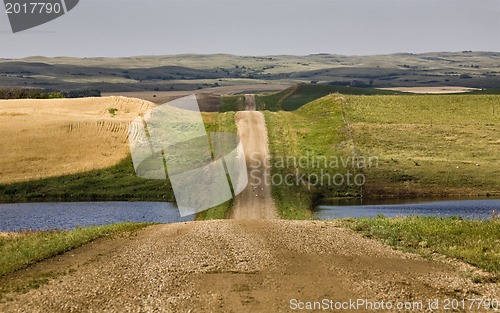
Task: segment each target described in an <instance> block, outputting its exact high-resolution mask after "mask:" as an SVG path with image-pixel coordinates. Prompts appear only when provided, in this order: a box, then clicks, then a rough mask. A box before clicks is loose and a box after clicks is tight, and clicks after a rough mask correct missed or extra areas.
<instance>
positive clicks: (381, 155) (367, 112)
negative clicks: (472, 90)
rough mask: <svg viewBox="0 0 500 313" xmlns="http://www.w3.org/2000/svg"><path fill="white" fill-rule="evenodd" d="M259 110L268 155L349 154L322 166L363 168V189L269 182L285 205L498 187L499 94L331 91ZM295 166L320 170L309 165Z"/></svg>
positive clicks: (491, 191)
mask: <svg viewBox="0 0 500 313" xmlns="http://www.w3.org/2000/svg"><path fill="white" fill-rule="evenodd" d="M265 116H266V120H267V124H268V130H269V142H270V150H271V154H272V157H273V158H279V157H281V156H293V157H298V156H299V157H306V158H308V159H309V160H312V159H318V158H320V157H327V159H329V160H330V159H339V158H342V157H349V156H352V157H353V158H354V159H355V160H357V161H356V162H355V163H354V164H353V163H352V162H347V166H342V164H340V165H341V166H339V167H337V168H335V167H332V166H327V171H329V173H330V174H335V173H340V174H342V173H345V172H346V171H351V172H352V173H353V174H354V173H361V174H363V175H364V177H365V179H366V184H364V186H363V187H362V188H361V187H360V188H357V187H359V186H357V185H355V186H351V187H349V186H345V185H343V186H334V185H331V184H330V185H322V186H315V188H313V189H309V188H299V187H297V186H294V187H292V188H285V187H280V186H278V187H275V188H274V191H273V193H274V195H275V197H276V198H277V199H278V202H279V203H281V205H282V206H283V210H284V211H285V212H286V210H289V209H291V208H292V207H293V208H294V209H296V207H297V204H298V203H299V202H300V203H304V204H306V205H309V204H310V203H312V201H314V200H315V199H317V198H320V197H335V196H356V195H359V194H360V193H362V194H363V195H364V196H365V197H416V196H488V195H490V196H491V195H498V194H499V189H498V186H500V159H499V158H498V151H500V150H499V149H500V135H499V134H500V131H499V130H500V96H495V95H477V96H474V95H436V96H431V95H415V96H409V95H404V96H380V95H374V96H355V95H339V94H335V95H329V96H326V97H324V98H321V99H319V100H316V101H314V102H312V103H309V104H307V105H305V106H303V107H301V108H300V109H299V110H297V111H294V112H277V113H272V112H266V113H265ZM358 161H359V162H358ZM323 167H325V166H323ZM300 170H301V171H305V172H307V173H319V172H318V171H319V169H318V168H317V167H311V166H310V167H309V168H308V169H303V168H301V169H300ZM293 171H294V168H293V166H289V167H287V168H285V169H283V168H278V167H276V166H275V167H274V168H273V172H274V173H285V174H286V173H289V172H293ZM294 199H295V200H294ZM304 199H309V200H304ZM308 201H309V202H308ZM288 202H290V203H288ZM287 214H288V213H285V215H287Z"/></svg>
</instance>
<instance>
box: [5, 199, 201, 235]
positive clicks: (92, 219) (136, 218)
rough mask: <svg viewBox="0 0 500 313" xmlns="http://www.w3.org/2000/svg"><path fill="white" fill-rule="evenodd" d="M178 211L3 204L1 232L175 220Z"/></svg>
mask: <svg viewBox="0 0 500 313" xmlns="http://www.w3.org/2000/svg"><path fill="white" fill-rule="evenodd" d="M191 220H193V216H188V217H184V218H181V217H180V214H179V210H178V209H177V208H176V207H175V206H174V205H173V204H171V203H168V202H76V203H72V202H69V203H15V204H0V232H14V231H20V230H28V229H31V230H51V229H73V228H75V227H78V226H82V227H84V226H90V225H104V224H113V223H120V222H156V223H174V222H182V221H191Z"/></svg>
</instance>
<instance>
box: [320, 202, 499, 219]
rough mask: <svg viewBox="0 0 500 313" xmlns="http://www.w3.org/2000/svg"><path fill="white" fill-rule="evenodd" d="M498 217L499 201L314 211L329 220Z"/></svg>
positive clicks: (339, 205) (341, 205)
mask: <svg viewBox="0 0 500 313" xmlns="http://www.w3.org/2000/svg"><path fill="white" fill-rule="evenodd" d="M494 212H495V214H499V213H500V199H474V200H471V199H469V200H450V199H432V200H429V199H392V200H378V201H376V200H373V201H370V202H367V201H363V202H361V200H359V199H356V200H351V201H346V200H344V201H341V200H339V201H336V202H328V203H324V204H321V205H318V206H317V207H316V208H315V210H314V216H315V218H316V219H320V220H329V219H338V218H348V217H353V218H357V217H377V215H379V214H382V215H384V216H385V217H402V216H409V215H423V216H438V217H447V216H460V217H462V218H464V219H475V220H485V219H489V218H491V217H492V215H493V213H494Z"/></svg>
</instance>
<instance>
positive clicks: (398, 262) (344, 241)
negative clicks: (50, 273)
mask: <svg viewBox="0 0 500 313" xmlns="http://www.w3.org/2000/svg"><path fill="white" fill-rule="evenodd" d="M50 262H56V263H57V269H58V271H66V272H68V270H69V269H70V268H72V269H73V270H72V271H69V273H68V274H66V275H64V276H61V277H59V278H56V279H53V280H51V281H50V282H49V284H48V285H45V286H43V287H41V288H39V289H34V290H31V291H29V292H28V293H26V294H16V295H14V300H13V301H9V302H6V303H2V304H0V311H1V312H289V311H290V301H291V299H299V300H301V301H321V300H322V299H333V300H335V301H349V300H353V301H356V300H357V299H370V300H372V301H392V302H394V303H396V301H411V302H415V301H426V300H427V299H437V298H439V299H444V298H457V299H462V298H464V297H472V296H473V297H482V296H485V297H492V296H496V297H497V298H498V295H499V294H500V293H499V288H498V285H496V286H495V285H493V284H483V285H479V284H473V283H472V282H471V281H470V279H467V278H465V275H463V274H460V273H458V271H457V269H458V268H459V267H460V266H461V265H457V264H455V263H453V262H451V263H450V262H441V261H429V260H425V259H422V258H420V257H418V256H415V255H412V254H405V253H402V252H398V251H394V250H392V249H391V248H389V247H387V246H384V245H383V244H381V243H378V242H376V241H373V240H369V239H366V238H363V237H361V236H360V235H359V234H356V233H354V232H352V231H350V230H347V229H344V228H341V227H338V224H336V222H327V221H282V220H224V221H207V222H189V223H180V224H170V225H158V226H153V227H150V228H147V229H145V230H143V231H141V232H140V233H139V234H138V235H137V236H135V237H131V238H115V239H105V240H100V241H98V242H95V243H93V244H91V245H90V246H87V247H83V248H80V249H77V250H75V251H73V252H70V253H67V254H64V255H62V256H59V257H57V258H55V259H54V260H51V261H48V263H49V265H44V264H43V263H41V264H39V265H37V266H35V268H32V269H29V270H27V271H26V275H29V271H30V270H31V271H38V272H39V271H40V270H41V269H40V268H42V269H43V268H44V267H45V268H46V270H50V269H51V266H50ZM37 267H38V268H37ZM462 270H463V269H462ZM361 311H362V310H361Z"/></svg>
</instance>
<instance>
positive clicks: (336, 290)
mask: <svg viewBox="0 0 500 313" xmlns="http://www.w3.org/2000/svg"><path fill="white" fill-rule="evenodd" d="M252 101H253V108H255V100H254V98H253V97H251V96H250V97H247V101H246V102H247V106H248V108H249V109H251V108H252ZM236 123H237V126H238V133H239V135H240V137H241V140H242V142H243V145H244V148H245V150H246V151H245V153H246V157H247V164H248V165H249V170H250V171H251V170H253V169H255V170H256V172H254V177H253V178H252V176H250V177H251V178H250V185H249V187H248V188H247V189H246V190H245V191H244V192H243V193H241V194H240V195H239V196H238V197H237V198H236V199H235V207H234V210H233V212H232V217H233V219H232V220H220V221H204V222H189V223H178V224H169V225H157V226H152V227H149V228H147V229H145V230H143V231H140V232H139V233H138V235H137V236H133V237H130V238H109V239H102V240H98V241H96V242H94V243H91V244H89V245H86V246H84V247H82V248H79V249H76V250H74V251H71V252H69V253H66V254H64V255H61V256H58V257H56V258H52V259H50V260H47V261H45V262H41V263H39V264H37V265H35V266H32V267H30V268H28V269H27V270H24V271H19V272H17V273H14V274H12V275H11V277H4V278H5V279H11V280H19V279H20V278H23V277H24V279H25V280H26V279H27V278H30V277H33V276H34V275H37V277H40V275H43V273H54V272H57V273H64V274H62V275H59V276H57V278H55V279H52V280H50V282H49V283H48V284H47V285H44V286H42V287H40V288H38V289H32V290H30V291H29V292H27V293H25V294H20V293H17V294H13V295H9V297H12V298H13V299H12V300H11V301H7V302H4V303H0V312H290V311H292V309H293V308H295V305H300V302H299V301H303V302H310V301H323V299H326V300H333V301H335V302H334V303H339V302H349V301H354V302H357V301H360V300H364V301H371V302H372V303H371V305H373V302H377V303H380V302H381V301H385V303H387V302H390V303H391V304H393V305H397V303H398V301H400V302H401V303H403V304H406V305H410V306H412V309H409V310H407V311H408V312H419V311H423V310H424V309H425V308H426V306H427V301H428V300H434V299H440V300H441V303H440V305H441V306H440V309H439V310H437V311H445V310H444V307H443V304H444V302H443V301H444V299H457V300H460V299H464V298H471V297H472V298H480V297H485V298H497V299H499V298H500V287H499V285H498V284H489V283H483V284H475V283H473V282H472V281H471V278H470V277H471V275H470V273H471V272H472V271H475V269H474V268H472V267H470V266H467V265H465V264H463V263H461V262H458V261H451V260H448V259H446V258H443V257H440V258H436V260H428V259H423V258H421V257H419V256H416V255H413V254H408V253H403V252H399V251H395V250H393V249H391V248H389V247H387V246H385V245H383V244H381V243H379V242H377V241H374V240H370V239H366V238H363V237H362V236H361V235H359V234H357V233H355V232H353V231H351V230H348V229H345V228H342V227H339V224H338V222H335V221H283V220H278V219H275V218H276V217H277V214H276V209H275V207H274V204H273V202H272V198H271V190H270V187H269V185H268V184H264V183H262V182H261V181H258V179H259V178H263V177H264V176H265V174H266V171H268V169H266V168H265V167H264V166H262V165H261V166H258V165H259V162H262V161H263V160H264V159H265V158H266V157H267V156H268V155H269V152H268V146H267V132H266V127H265V121H264V117H263V116H262V114H261V113H260V112H254V111H247V112H238V113H237V114H236ZM252 153H255V154H256V155H255V157H256V158H252V157H251V154H252ZM467 273H469V274H467ZM294 299H295V300H294ZM329 303H330V302H329ZM420 303H422V310H420ZM366 305H368V304H365V306H361V307H357V310H351V311H356V312H363V311H369V310H364V309H366V308H367V307H366ZM386 311H391V310H379V312H386ZM392 311H394V312H400V311H402V310H400V309H394V310H392ZM464 311H465V310H464ZM307 312H310V310H309V311H307Z"/></svg>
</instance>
